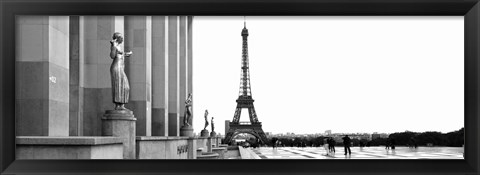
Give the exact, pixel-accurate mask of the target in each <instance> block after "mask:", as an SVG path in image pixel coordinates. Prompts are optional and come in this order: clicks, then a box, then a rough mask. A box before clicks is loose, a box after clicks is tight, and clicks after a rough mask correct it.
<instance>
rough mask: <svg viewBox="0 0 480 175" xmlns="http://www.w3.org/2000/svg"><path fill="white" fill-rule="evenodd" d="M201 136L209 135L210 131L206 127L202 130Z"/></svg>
mask: <svg viewBox="0 0 480 175" xmlns="http://www.w3.org/2000/svg"><path fill="white" fill-rule="evenodd" d="M200 136H201V137H209V132H208V130H206V129H204V130H202V132H201V134H200Z"/></svg>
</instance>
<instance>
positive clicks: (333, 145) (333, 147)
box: [330, 137, 337, 153]
mask: <svg viewBox="0 0 480 175" xmlns="http://www.w3.org/2000/svg"><path fill="white" fill-rule="evenodd" d="M330 144H331V148H332V151H333V153H335V144H337V142H335V140H334V139H333V137H332V138H330Z"/></svg>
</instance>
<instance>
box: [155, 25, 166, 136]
mask: <svg viewBox="0 0 480 175" xmlns="http://www.w3.org/2000/svg"><path fill="white" fill-rule="evenodd" d="M152 28H153V29H154V30H152V135H153V136H168V17H166V16H152Z"/></svg>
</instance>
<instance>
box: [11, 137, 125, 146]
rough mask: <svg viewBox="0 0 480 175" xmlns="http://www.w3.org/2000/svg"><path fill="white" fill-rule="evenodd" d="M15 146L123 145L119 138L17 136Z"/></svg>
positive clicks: (121, 139)
mask: <svg viewBox="0 0 480 175" xmlns="http://www.w3.org/2000/svg"><path fill="white" fill-rule="evenodd" d="M15 140H16V144H17V145H72V146H74V145H108V144H123V138H120V137H77V136H70V137H68V136H65V137H55V136H17V138H16V139H15Z"/></svg>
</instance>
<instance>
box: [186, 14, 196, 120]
mask: <svg viewBox="0 0 480 175" xmlns="http://www.w3.org/2000/svg"><path fill="white" fill-rule="evenodd" d="M192 23H193V16H188V17H187V82H188V85H187V94H189V93H191V94H193V79H192V77H193V76H192V75H193V62H192V59H193V57H192V54H193V52H192V50H193V47H192V39H193V38H192V32H193V31H192V30H193V28H192V27H193V26H192ZM194 98H195V96H192V106H193V102H194V101H195V100H193V99H194ZM192 113H193V107H192ZM190 123H193V121H190Z"/></svg>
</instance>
